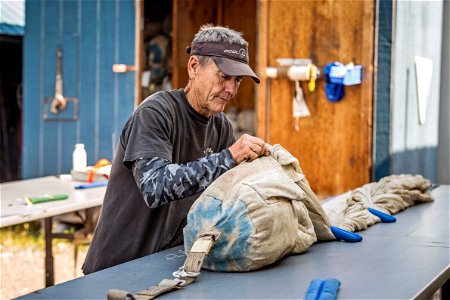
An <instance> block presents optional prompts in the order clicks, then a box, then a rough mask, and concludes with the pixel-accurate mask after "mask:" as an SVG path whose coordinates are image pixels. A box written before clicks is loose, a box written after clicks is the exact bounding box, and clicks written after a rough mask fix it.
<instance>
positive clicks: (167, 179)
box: [133, 149, 236, 208]
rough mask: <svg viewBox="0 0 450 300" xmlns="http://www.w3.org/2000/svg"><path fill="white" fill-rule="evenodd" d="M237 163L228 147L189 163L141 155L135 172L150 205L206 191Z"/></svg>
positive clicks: (134, 168) (154, 206)
mask: <svg viewBox="0 0 450 300" xmlns="http://www.w3.org/2000/svg"><path fill="white" fill-rule="evenodd" d="M234 166H236V162H235V161H234V159H233V157H232V156H231V153H230V151H229V150H228V149H225V150H222V151H221V152H219V153H214V154H211V155H209V156H207V157H202V158H200V159H198V160H196V161H193V162H189V163H186V164H172V163H171V162H170V161H169V160H167V159H164V158H158V157H155V158H152V159H139V160H137V161H135V163H134V164H133V175H134V178H135V181H136V184H137V185H138V187H139V189H140V191H141V193H142V195H143V197H144V200H145V203H146V204H147V206H148V207H150V208H156V207H158V206H161V205H164V204H167V203H168V202H171V201H174V200H177V199H182V198H185V197H189V196H192V195H194V194H197V193H199V192H202V191H204V190H205V189H206V188H207V187H208V186H209V185H210V184H211V183H212V182H213V181H214V180H215V179H216V178H218V177H219V176H220V175H222V174H223V173H225V172H226V171H228V170H229V169H231V168H233V167H234Z"/></svg>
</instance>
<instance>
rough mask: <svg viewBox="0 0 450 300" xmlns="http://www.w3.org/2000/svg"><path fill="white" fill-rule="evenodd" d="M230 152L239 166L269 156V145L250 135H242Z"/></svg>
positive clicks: (230, 148)
mask: <svg viewBox="0 0 450 300" xmlns="http://www.w3.org/2000/svg"><path fill="white" fill-rule="evenodd" d="M228 150H230V152H231V156H233V159H234V160H235V161H236V163H237V164H240V163H241V162H243V161H252V160H255V159H257V158H258V157H260V156H263V155H264V156H268V155H269V145H268V144H266V142H264V141H263V140H262V139H260V138H258V137H255V136H252V135H249V134H244V135H242V136H241V137H240V138H239V139H238V140H237V141H236V143H234V144H233V145H231V146H230V147H229V148H228Z"/></svg>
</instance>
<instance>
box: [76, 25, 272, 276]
mask: <svg viewBox="0 0 450 300" xmlns="http://www.w3.org/2000/svg"><path fill="white" fill-rule="evenodd" d="M247 46H248V43H247V42H246V41H245V40H244V39H243V38H242V34H241V33H238V32H236V31H234V30H231V29H228V28H224V27H214V26H212V25H204V26H202V27H201V28H200V30H199V32H198V33H197V34H196V35H195V37H194V39H193V41H192V44H191V46H190V47H189V48H188V50H187V51H188V53H189V54H190V58H189V61H188V65H187V69H188V74H189V82H188V84H187V86H186V87H185V88H184V89H180V90H173V91H163V92H159V93H156V94H154V95H152V96H150V97H149V98H147V99H146V100H145V101H144V102H143V103H142V104H141V105H140V106H139V107H138V108H137V109H136V110H135V112H134V113H133V115H132V116H131V117H130V118H129V119H128V121H127V123H126V124H125V126H124V128H123V130H122V135H121V137H120V142H119V145H118V148H117V154H116V157H115V158H114V162H113V165H112V168H111V174H110V177H109V181H108V187H107V190H106V195H105V199H104V202H103V207H102V212H101V216H100V220H99V222H98V225H97V228H96V231H95V234H94V238H93V240H92V243H91V246H90V248H89V251H88V254H87V257H86V261H85V263H84V265H83V272H84V273H85V274H89V273H92V272H95V271H98V270H102V269H105V268H108V267H111V266H114V265H117V264H120V263H123V262H126V261H129V260H132V259H135V258H139V257H142V256H145V255H148V254H151V253H154V252H158V251H161V250H164V249H167V248H170V247H173V246H176V245H180V244H182V243H183V228H184V226H185V225H186V216H187V213H188V212H189V208H190V207H191V205H192V203H193V202H194V201H195V199H197V197H198V196H199V195H200V193H201V192H203V191H204V190H205V189H206V187H207V186H208V185H210V184H211V183H212V182H213V181H214V180H215V179H216V178H218V177H219V176H220V175H221V174H223V173H224V172H226V171H227V170H229V169H231V168H233V167H234V166H236V165H237V164H239V163H241V162H242V161H252V160H254V159H256V158H258V157H260V156H261V155H268V154H269V151H268V148H267V147H266V145H265V143H264V141H263V140H261V139H260V138H257V137H254V136H250V135H243V136H242V137H241V138H240V139H239V140H238V141H236V142H235V140H234V137H233V129H232V127H231V124H230V122H229V120H228V119H227V118H226V116H225V115H224V113H223V110H224V109H225V106H226V104H227V103H228V102H230V100H231V99H232V98H233V97H234V96H235V95H236V94H237V91H238V88H239V84H240V82H241V80H242V79H243V77H244V76H249V77H251V78H253V80H254V81H255V82H257V83H259V79H258V77H257V76H256V75H255V73H254V72H253V71H252V70H251V68H250V67H249V65H248V54H247Z"/></svg>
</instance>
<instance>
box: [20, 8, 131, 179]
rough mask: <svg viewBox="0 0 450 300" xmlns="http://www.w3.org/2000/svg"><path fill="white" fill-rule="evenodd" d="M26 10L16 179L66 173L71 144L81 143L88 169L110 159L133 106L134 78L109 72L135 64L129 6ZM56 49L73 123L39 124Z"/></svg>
mask: <svg viewBox="0 0 450 300" xmlns="http://www.w3.org/2000/svg"><path fill="white" fill-rule="evenodd" d="M25 5H26V6H25V9H26V27H25V37H24V70H23V71H24V73H23V74H24V75H23V76H24V78H23V79H24V109H23V116H22V118H23V154H22V157H23V158H22V177H23V178H33V177H39V176H44V175H54V174H64V173H69V172H70V169H71V167H72V151H73V149H74V145H75V143H84V144H85V148H86V151H87V155H88V165H93V164H94V163H95V162H96V161H97V160H99V159H101V158H107V159H110V160H111V159H112V156H113V148H114V147H115V143H117V140H118V137H119V135H120V131H121V129H122V126H123V124H124V123H125V121H126V119H127V118H128V116H129V115H130V114H131V113H132V111H133V109H134V107H135V94H134V87H135V74H134V72H128V73H113V72H112V65H113V64H115V63H122V64H127V65H133V64H134V57H135V54H134V48H135V44H134V43H135V37H134V33H135V2H134V0H108V1H102V0H95V1H94V0H92V1H88V0H69V1H67V0H46V1H35V0H27V1H26V2H25ZM58 47H61V48H62V52H63V61H62V75H63V95H64V96H65V97H71V98H78V101H79V119H78V120H77V121H54V120H53V121H49V120H45V119H44V111H45V110H46V107H45V106H44V99H45V97H52V96H54V94H55V76H56V51H57V48H58ZM113 138H114V139H115V140H114V141H113Z"/></svg>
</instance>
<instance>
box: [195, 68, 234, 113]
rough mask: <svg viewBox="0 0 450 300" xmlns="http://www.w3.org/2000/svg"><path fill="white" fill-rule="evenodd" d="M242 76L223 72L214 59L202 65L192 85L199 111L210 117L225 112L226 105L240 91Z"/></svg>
mask: <svg viewBox="0 0 450 300" xmlns="http://www.w3.org/2000/svg"><path fill="white" fill-rule="evenodd" d="M241 80H242V77H241V76H239V77H236V76H228V75H226V74H223V73H222V72H221V71H220V70H219V68H217V66H216V64H215V63H214V61H213V60H210V62H209V63H208V64H207V65H206V66H200V67H199V72H198V76H197V78H196V80H195V83H194V84H193V86H192V89H193V91H194V92H195V96H196V100H197V103H196V104H197V108H199V109H200V111H199V113H201V114H202V115H204V116H207V117H210V116H212V115H213V114H216V113H219V112H223V111H224V109H225V106H226V105H227V103H228V102H230V100H231V99H233V98H234V96H235V95H236V94H237V92H238V88H239V84H240V83H241Z"/></svg>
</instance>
